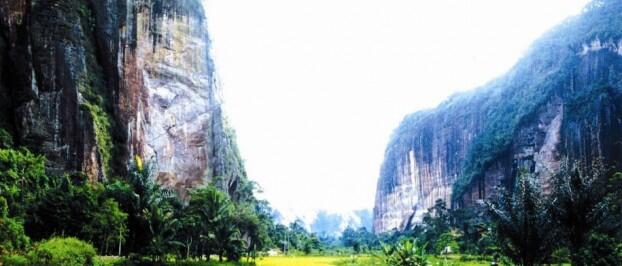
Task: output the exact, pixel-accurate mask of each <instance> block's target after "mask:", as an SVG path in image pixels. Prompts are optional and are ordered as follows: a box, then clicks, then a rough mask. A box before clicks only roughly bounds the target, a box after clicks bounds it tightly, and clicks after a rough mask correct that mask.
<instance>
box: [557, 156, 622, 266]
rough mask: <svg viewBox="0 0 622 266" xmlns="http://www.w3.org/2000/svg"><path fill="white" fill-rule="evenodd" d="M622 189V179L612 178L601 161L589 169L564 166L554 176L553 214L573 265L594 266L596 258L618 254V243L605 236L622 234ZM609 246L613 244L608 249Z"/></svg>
mask: <svg viewBox="0 0 622 266" xmlns="http://www.w3.org/2000/svg"><path fill="white" fill-rule="evenodd" d="M621 189H622V175H620V174H616V175H612V173H611V171H610V170H609V169H607V168H606V167H605V166H604V165H603V163H602V161H601V160H595V161H594V163H592V164H591V165H589V166H587V165H585V164H583V163H576V164H575V165H574V166H571V167H570V166H568V164H567V163H565V164H564V165H563V167H562V169H561V171H560V172H559V173H558V174H557V175H555V176H554V178H553V193H552V195H551V197H552V203H551V205H550V206H551V213H552V217H553V220H554V222H555V227H556V228H558V229H559V233H560V235H562V236H563V238H564V239H565V240H566V241H565V242H566V243H567V245H568V248H569V250H570V259H571V261H572V264H573V265H586V264H593V263H594V260H593V257H598V258H599V259H602V258H606V257H611V256H612V254H614V253H615V239H614V240H608V239H607V238H606V237H605V236H606V235H615V234H616V233H618V232H619V231H620V230H619V228H620V227H619V226H620V225H621V223H620V215H619V214H620V212H619V208H620V207H619V206H620V205H619V204H616V202H619V201H620V194H619V193H620V190H621ZM601 240H602V241H601ZM598 241H601V242H602V243H600V244H599V243H598ZM606 243H613V244H612V245H611V247H610V248H609V249H606V248H603V245H605V244H606ZM603 252H605V254H604V253H603Z"/></svg>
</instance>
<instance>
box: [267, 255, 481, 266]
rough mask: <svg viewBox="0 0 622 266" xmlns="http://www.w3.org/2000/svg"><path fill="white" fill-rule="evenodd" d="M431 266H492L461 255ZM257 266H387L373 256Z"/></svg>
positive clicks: (291, 259)
mask: <svg viewBox="0 0 622 266" xmlns="http://www.w3.org/2000/svg"><path fill="white" fill-rule="evenodd" d="M429 260H430V265H464V266H484V265H490V262H489V261H482V260H469V261H461V260H460V255H452V256H448V258H447V264H444V259H443V258H437V257H434V256H430V257H429ZM256 264H257V266H307V265H309V266H311V265H313V266H316V265H317V266H363V265H371V266H373V265H379V266H382V265H385V264H384V263H383V262H382V260H381V259H379V258H377V257H375V256H372V255H360V256H275V257H263V258H260V259H257V261H256Z"/></svg>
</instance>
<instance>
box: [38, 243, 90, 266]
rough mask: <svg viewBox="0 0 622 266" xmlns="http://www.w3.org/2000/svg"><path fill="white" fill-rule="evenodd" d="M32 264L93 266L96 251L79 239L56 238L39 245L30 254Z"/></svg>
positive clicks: (43, 265) (44, 265)
mask: <svg viewBox="0 0 622 266" xmlns="http://www.w3.org/2000/svg"><path fill="white" fill-rule="evenodd" d="M28 256H29V258H30V262H31V264H34V265H41V266H82V265H91V266H92V265H93V258H94V257H95V249H94V248H93V246H91V244H88V243H86V242H84V241H81V240H78V239H77V238H73V237H68V238H60V237H54V238H51V239H49V240H46V241H44V242H41V243H40V244H39V245H37V246H36V247H35V248H34V250H32V251H31V252H30V253H28Z"/></svg>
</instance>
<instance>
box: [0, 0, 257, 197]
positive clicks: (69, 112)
mask: <svg viewBox="0 0 622 266" xmlns="http://www.w3.org/2000/svg"><path fill="white" fill-rule="evenodd" d="M0 18H1V24H0V31H1V35H0V66H1V69H0V96H2V97H0V98H1V99H0V111H2V113H1V114H0V127H2V128H6V129H8V130H9V131H10V132H11V133H12V134H13V135H15V136H16V137H17V138H16V140H17V144H18V145H21V146H26V147H28V148H30V149H32V150H34V151H35V152H38V153H42V154H44V155H45V156H46V157H47V158H48V161H49V163H48V170H49V171H50V172H51V173H53V174H60V173H64V172H83V173H85V174H86V175H87V176H88V177H89V178H90V179H91V180H102V179H105V178H109V177H111V176H114V175H120V176H122V175H124V174H125V172H126V171H127V169H126V167H127V163H128V162H129V161H130V160H132V159H133V157H134V156H140V157H142V158H143V160H147V161H151V162H153V163H155V165H156V169H157V174H156V178H158V180H159V181H160V182H162V183H164V184H167V185H169V186H173V187H177V188H179V189H180V190H181V191H183V188H186V187H190V186H197V185H200V184H203V183H206V182H207V181H209V180H211V179H212V178H213V177H215V176H221V177H222V178H221V180H224V181H225V182H224V183H223V184H229V185H228V186H223V188H224V189H230V187H231V186H235V184H237V183H236V182H235V180H237V179H240V178H244V177H245V172H244V169H243V166H242V164H241V159H240V158H239V153H238V152H237V148H236V147H235V139H234V135H233V134H232V133H231V132H229V131H230V130H229V129H227V127H226V123H225V122H224V121H223V119H224V118H223V115H222V111H221V106H220V105H221V101H220V100H219V98H218V95H219V92H218V90H219V88H218V86H217V82H216V78H215V74H214V71H215V69H214V64H213V61H212V58H211V56H210V40H209V35H208V32H207V27H206V23H207V19H206V17H205V13H204V10H203V6H202V5H201V3H200V1H198V0H37V1H35V0H0ZM227 132H229V133H227ZM227 161H229V162H231V161H233V162H234V163H233V164H229V165H227V166H226V167H224V165H225V164H226V163H224V162H227ZM233 189H235V188H233Z"/></svg>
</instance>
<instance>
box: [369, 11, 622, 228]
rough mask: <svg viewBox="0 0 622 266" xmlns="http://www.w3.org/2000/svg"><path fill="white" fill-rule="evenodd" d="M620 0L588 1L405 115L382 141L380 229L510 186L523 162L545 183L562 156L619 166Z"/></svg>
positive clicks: (621, 126)
mask: <svg viewBox="0 0 622 266" xmlns="http://www.w3.org/2000/svg"><path fill="white" fill-rule="evenodd" d="M620 14H622V4H621V3H620V2H619V1H608V0H604V1H594V2H592V3H591V4H590V5H589V6H588V7H586V9H585V10H584V12H582V14H580V15H579V16H577V17H574V18H571V19H569V20H567V21H566V22H564V23H563V24H562V25H560V26H558V27H557V28H555V29H553V30H552V31H550V32H549V33H547V34H545V35H544V36H542V37H541V38H540V39H539V40H538V41H536V42H535V43H534V44H533V45H532V47H531V48H530V50H529V51H528V52H527V53H526V55H525V56H524V57H523V58H522V59H521V60H520V61H519V62H518V63H517V64H516V65H515V66H514V67H513V68H512V69H511V70H510V71H509V72H508V73H506V74H505V75H503V76H501V77H499V78H497V79H495V80H493V81H491V82H489V83H488V84H487V85H485V86H483V87H481V88H477V89H475V90H473V91H470V92H465V93H460V94H457V95H454V96H452V97H450V98H449V99H448V100H446V101H445V102H444V103H442V104H440V105H439V106H438V107H437V108H435V109H431V110H424V111H419V112H417V113H414V114H411V115H408V116H406V118H404V120H403V121H402V123H401V124H400V125H399V127H398V128H397V129H396V130H395V131H394V133H393V136H392V138H391V140H390V142H389V144H388V146H387V148H386V153H385V160H384V162H383V164H382V167H381V172H380V178H379V180H378V186H377V191H376V204H375V208H374V231H375V232H376V233H381V232H386V231H389V230H392V229H394V228H396V229H404V228H406V227H409V226H410V225H412V224H413V223H416V222H418V221H420V219H421V217H422V215H423V214H424V213H425V212H426V211H427V209H428V208H430V207H432V205H433V204H434V202H435V201H436V200H437V199H444V200H445V201H446V202H448V203H450V204H451V205H452V207H454V208H455V207H460V206H464V205H470V204H473V203H474V202H475V201H477V200H479V199H485V198H487V197H488V196H490V194H491V193H492V191H493V187H495V186H507V187H510V186H512V185H513V182H514V180H513V178H514V177H515V176H516V174H517V171H519V169H527V170H528V171H530V172H532V173H534V174H535V175H536V176H537V177H538V178H539V180H540V181H541V183H542V185H543V186H544V189H545V190H547V189H548V185H549V184H548V182H547V181H548V179H549V177H550V176H551V175H552V174H553V173H554V172H556V171H557V170H558V169H559V167H560V162H561V160H564V159H565V158H568V159H569V160H572V161H573V160H584V161H588V162H589V161H590V160H592V159H594V158H596V157H603V158H604V159H605V160H606V161H607V163H609V164H612V165H614V166H616V167H618V168H619V167H620V166H621V164H620V163H621V162H620V157H621V155H622V145H621V143H622V142H621V141H622V134H621V133H622V98H621V97H622V94H621V93H622V27H620V25H621V24H622V17H621V16H620Z"/></svg>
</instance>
